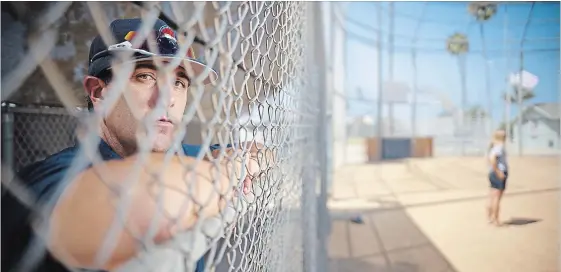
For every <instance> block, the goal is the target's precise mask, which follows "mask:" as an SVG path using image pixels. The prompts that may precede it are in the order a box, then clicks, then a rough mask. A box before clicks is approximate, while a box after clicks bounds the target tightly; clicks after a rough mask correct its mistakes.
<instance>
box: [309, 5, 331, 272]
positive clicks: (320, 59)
mask: <svg viewBox="0 0 561 272" xmlns="http://www.w3.org/2000/svg"><path fill="white" fill-rule="evenodd" d="M323 4H324V3H322V2H314V3H313V4H312V5H313V6H314V7H315V8H314V9H313V12H315V15H314V19H315V20H314V26H315V29H314V31H313V33H314V34H315V35H314V40H315V42H316V46H315V48H314V59H315V65H316V67H317V68H318V71H319V73H318V77H317V80H318V85H317V87H318V88H317V94H318V101H319V113H318V116H317V117H318V120H317V121H318V126H319V127H318V131H317V133H316V136H317V143H318V150H317V151H318V152H317V154H318V159H319V171H320V173H319V174H320V175H319V176H320V193H319V198H318V210H317V211H318V222H317V234H318V244H317V246H318V248H317V249H318V252H317V256H316V258H317V267H316V268H317V271H327V260H328V258H327V243H326V242H327V239H328V237H329V229H330V224H331V220H330V218H329V213H328V211H327V187H328V184H327V183H328V161H327V148H328V142H327V133H326V132H327V129H328V126H327V122H328V118H327V93H325V92H326V90H327V89H328V88H327V77H326V71H325V67H327V66H326V58H327V56H326V49H325V46H326V43H325V37H324V34H325V33H324V31H327V29H326V28H323V27H321V26H323V8H322V5H323ZM320 69H322V70H320Z"/></svg>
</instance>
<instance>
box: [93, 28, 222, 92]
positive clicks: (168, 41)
mask: <svg viewBox="0 0 561 272" xmlns="http://www.w3.org/2000/svg"><path fill="white" fill-rule="evenodd" d="M141 25H142V20H141V19H140V18H131V19H117V20H114V21H113V22H111V24H110V26H109V27H110V31H111V33H112V34H113V36H114V38H115V41H116V44H113V45H109V46H107V45H106V44H105V42H104V41H103V38H101V36H100V35H98V36H96V37H95V38H94V39H93V41H92V44H91V45H90V54H89V62H88V64H89V66H88V74H89V75H91V76H98V75H99V74H100V73H102V72H104V71H106V70H108V69H110V68H111V60H112V59H113V58H114V55H115V53H116V52H123V51H130V52H132V53H133V56H132V60H133V61H134V62H137V61H141V60H149V59H154V58H159V59H162V60H166V59H168V60H172V59H177V58H180V59H182V60H184V61H182V62H181V63H180V65H179V66H181V67H184V66H183V65H184V63H185V62H188V63H190V66H191V69H192V70H193V71H194V73H195V76H197V75H199V74H201V73H202V72H203V71H204V70H205V69H207V65H206V64H204V63H202V62H201V61H199V60H197V59H196V58H195V55H194V52H193V49H192V48H189V49H188V50H187V54H186V56H179V55H178V53H179V43H178V40H177V33H176V32H175V31H174V30H173V29H171V28H170V27H169V26H168V25H167V24H166V23H165V22H164V21H162V20H160V19H158V20H157V21H156V23H155V24H154V27H153V32H152V34H154V38H155V46H152V48H154V49H157V51H158V52H152V51H153V50H151V47H149V46H148V43H147V42H146V41H144V42H143V43H142V45H140V46H138V47H134V48H133V46H132V43H131V42H132V39H133V38H134V36H135V35H136V31H138V29H139V28H140V27H141ZM147 40H148V39H147ZM184 68H185V67H184ZM208 69H210V71H209V73H208V76H207V77H206V78H205V79H204V80H203V84H205V85H206V84H209V83H211V82H213V81H215V80H216V79H217V77H218V75H217V74H216V72H215V71H214V70H212V68H210V67H209V68H208Z"/></svg>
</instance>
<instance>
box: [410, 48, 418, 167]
mask: <svg viewBox="0 0 561 272" xmlns="http://www.w3.org/2000/svg"><path fill="white" fill-rule="evenodd" d="M411 60H412V62H413V97H412V106H411V155H413V156H414V155H415V153H414V152H415V137H417V91H418V90H417V51H416V50H415V46H413V49H412V50H411Z"/></svg>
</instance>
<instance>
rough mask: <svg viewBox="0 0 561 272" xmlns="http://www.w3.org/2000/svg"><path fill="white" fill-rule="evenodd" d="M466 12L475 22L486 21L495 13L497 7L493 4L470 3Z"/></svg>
mask: <svg viewBox="0 0 561 272" xmlns="http://www.w3.org/2000/svg"><path fill="white" fill-rule="evenodd" d="M468 12H469V13H470V14H471V15H473V16H474V17H475V19H476V20H477V21H487V20H489V19H491V17H493V16H494V15H495V14H496V13H497V5H496V4H495V3H494V2H471V3H470V4H469V5H468Z"/></svg>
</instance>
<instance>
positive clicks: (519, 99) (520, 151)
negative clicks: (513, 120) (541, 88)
mask: <svg viewBox="0 0 561 272" xmlns="http://www.w3.org/2000/svg"><path fill="white" fill-rule="evenodd" d="M535 4H536V2H532V5H531V6H530V11H529V12H528V18H527V19H526V23H525V24H524V30H523V31H522V39H521V40H520V82H519V85H518V95H517V102H518V122H517V123H518V129H517V130H518V154H519V155H520V156H522V155H523V153H524V152H523V144H522V142H523V141H524V140H523V137H522V118H523V111H524V109H523V106H524V105H522V90H523V88H522V87H523V86H524V82H523V81H524V78H523V77H522V72H523V71H524V40H525V39H526V31H528V25H529V24H530V21H531V19H532V12H533V11H534V6H535Z"/></svg>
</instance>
